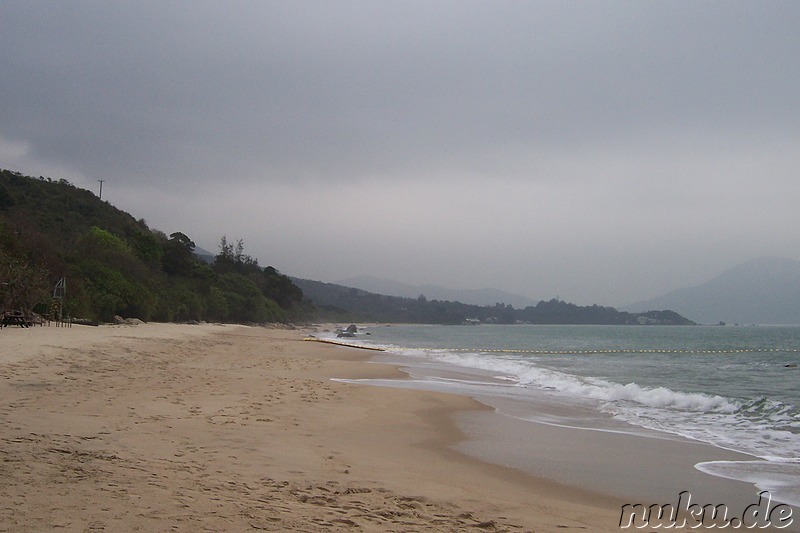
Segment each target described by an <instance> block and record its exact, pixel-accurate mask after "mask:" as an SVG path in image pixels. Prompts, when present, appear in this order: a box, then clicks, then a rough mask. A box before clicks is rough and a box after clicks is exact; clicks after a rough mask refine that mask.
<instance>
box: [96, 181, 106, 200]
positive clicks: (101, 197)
mask: <svg viewBox="0 0 800 533" xmlns="http://www.w3.org/2000/svg"><path fill="white" fill-rule="evenodd" d="M97 181H99V182H100V199H101V200H102V199H103V182H104V181H106V180H97Z"/></svg>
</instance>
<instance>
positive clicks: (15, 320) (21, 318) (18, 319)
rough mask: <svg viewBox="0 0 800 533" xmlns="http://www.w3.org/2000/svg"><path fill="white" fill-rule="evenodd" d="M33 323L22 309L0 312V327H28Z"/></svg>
mask: <svg viewBox="0 0 800 533" xmlns="http://www.w3.org/2000/svg"><path fill="white" fill-rule="evenodd" d="M31 325H32V323H31V321H29V320H28V319H27V318H25V314H24V313H22V312H21V311H5V312H3V313H2V314H0V328H5V327H7V326H19V327H21V328H28V327H30V326H31Z"/></svg>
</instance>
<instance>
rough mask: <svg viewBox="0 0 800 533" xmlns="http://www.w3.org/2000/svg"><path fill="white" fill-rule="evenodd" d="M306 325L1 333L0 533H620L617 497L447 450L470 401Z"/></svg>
mask: <svg viewBox="0 0 800 533" xmlns="http://www.w3.org/2000/svg"><path fill="white" fill-rule="evenodd" d="M307 331H308V330H300V331H290V330H281V329H264V328H250V327H245V326H218V325H217V326H215V325H201V326H183V325H168V324H146V325H140V326H121V327H115V326H101V327H100V328H91V329H88V328H87V329H80V328H76V327H75V328H69V329H63V328H36V329H28V330H4V331H2V332H0V339H2V345H0V405H2V407H0V427H2V435H3V436H2V437H1V438H0V452H1V454H0V456H2V458H3V460H2V461H0V475H2V476H3V479H4V480H5V483H4V485H3V486H2V487H0V497H2V501H4V502H5V504H4V505H2V510H1V511H0V530H15V531H16V530H45V529H47V530H49V529H53V528H59V529H64V530H67V531H83V530H87V529H94V530H103V529H106V530H115V531H129V530H134V529H136V528H140V529H145V530H153V529H158V530H165V529H170V528H172V529H175V530H178V531H197V530H242V529H264V530H273V531H278V530H284V531H286V530H294V531H300V530H306V531H307V530H337V529H341V530H344V529H351V528H353V527H356V526H359V527H361V528H362V529H364V530H366V531H385V530H398V531H453V530H459V529H464V528H474V527H477V528H480V529H481V530H487V531H491V530H493V529H494V530H507V531H533V530H535V531H537V532H540V533H541V532H542V531H565V530H566V531H569V530H576V529H579V530H587V529H588V530H592V531H616V530H617V529H618V527H617V524H618V520H619V509H620V505H621V504H622V503H624V502H621V501H618V500H616V499H614V498H610V497H608V496H606V495H603V494H597V493H593V492H590V491H584V490H581V489H573V488H571V487H566V486H563V485H559V484H558V483H555V482H552V481H548V480H546V479H544V478H537V477H534V476H531V475H528V474H525V473H523V472H519V471H516V470H514V469H512V468H507V467H503V466H497V465H494V464H491V463H488V462H485V461H481V460H478V459H475V458H472V457H469V456H467V455H465V454H463V453H461V452H459V451H457V450H455V449H454V448H453V447H454V445H456V444H457V443H459V442H462V441H463V438H464V434H463V432H462V431H461V429H460V428H459V427H458V425H457V423H456V421H455V419H456V417H457V416H458V414H459V413H468V412H481V411H482V410H485V409H486V407H485V406H482V405H481V404H480V403H479V402H477V401H475V400H473V399H471V398H469V397H466V396H459V395H454V394H447V393H437V392H428V391H418V390H413V391H412V390H393V389H387V388H381V387H371V386H358V385H351V384H346V383H340V382H336V381H332V378H345V379H353V378H398V377H401V376H402V375H403V374H402V372H400V370H398V369H397V368H396V367H392V366H391V365H385V364H373V363H369V362H368V361H367V360H368V358H369V355H370V353H369V352H364V351H361V350H354V349H349V348H343V347H336V346H326V345H324V344H321V343H319V344H317V343H307V342H301V340H302V338H301V335H302V334H303V333H304V332H307Z"/></svg>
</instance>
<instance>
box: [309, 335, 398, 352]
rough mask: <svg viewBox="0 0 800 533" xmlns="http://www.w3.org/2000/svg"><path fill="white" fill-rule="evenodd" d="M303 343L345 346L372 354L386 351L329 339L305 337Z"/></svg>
mask: <svg viewBox="0 0 800 533" xmlns="http://www.w3.org/2000/svg"><path fill="white" fill-rule="evenodd" d="M303 340H304V341H310V342H322V343H324V344H333V345H335V346H347V347H348V348H358V349H359V350H372V351H373V352H385V351H386V350H385V349H383V348H378V347H376V346H362V345H360V344H351V343H349V342H340V341H335V340H331V339H318V338H317V337H306V338H305V339H303Z"/></svg>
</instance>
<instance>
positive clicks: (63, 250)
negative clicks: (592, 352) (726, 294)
mask: <svg viewBox="0 0 800 533" xmlns="http://www.w3.org/2000/svg"><path fill="white" fill-rule="evenodd" d="M194 249H195V244H194V243H193V242H192V240H191V238H190V237H189V236H188V235H187V234H185V233H182V232H175V233H172V234H170V235H169V236H168V235H166V234H164V233H163V232H161V231H159V230H153V229H150V228H148V226H147V224H146V223H145V221H144V220H136V219H135V218H133V217H132V216H131V215H129V214H128V213H125V212H123V211H120V210H119V209H117V208H115V207H114V206H112V205H111V204H109V203H108V202H104V201H102V200H100V199H99V198H97V197H96V196H95V195H94V194H93V193H91V192H90V191H87V190H84V189H80V188H77V187H75V186H73V185H72V184H70V183H69V182H68V181H66V180H58V181H54V180H51V179H49V178H31V177H27V176H23V175H21V174H20V173H18V172H12V171H8V170H0V312H3V311H22V312H24V313H27V314H30V312H31V311H33V312H36V313H38V314H39V315H41V316H46V317H51V318H55V316H57V315H58V314H59V312H60V313H61V314H63V316H65V317H77V318H83V319H89V320H92V321H98V322H107V321H112V320H114V318H115V317H116V316H121V317H123V318H138V319H141V320H144V321H150V320H154V321H164V322H179V321H192V320H197V321H202V320H205V321H215V322H237V323H270V322H308V321H311V320H322V321H331V322H339V321H363V322H366V321H370V322H376V321H380V322H409V323H428V324H463V323H465V322H467V321H471V322H477V321H479V322H482V323H499V324H512V323H518V322H523V323H533V324H632V325H633V324H670V325H672V324H691V323H692V322H690V321H688V320H686V319H685V318H683V317H681V316H680V315H678V314H677V313H673V312H671V311H650V312H647V313H625V312H619V311H617V310H616V309H613V308H611V307H601V306H597V305H594V306H586V307H581V306H577V305H574V304H571V303H566V302H562V301H559V300H551V301H547V302H545V301H541V302H539V303H538V304H537V305H535V306H528V307H525V308H524V309H514V308H513V307H512V306H511V305H507V304H504V303H498V304H496V305H491V306H478V305H468V304H463V303H460V302H450V301H439V300H428V299H427V298H426V297H425V296H423V295H420V296H419V297H418V298H403V297H396V296H384V295H381V294H374V293H370V292H366V291H362V290H359V289H355V288H351V287H344V286H341V285H334V284H329V283H322V282H316V281H309V280H300V279H295V278H289V277H288V276H286V275H284V274H281V273H280V272H278V271H277V270H276V269H275V268H273V267H271V266H268V267H266V268H262V267H261V266H259V264H258V260H257V259H255V258H253V257H250V256H249V255H247V254H246V253H245V252H244V244H243V242H242V241H241V240H238V241H236V242H229V241H228V240H227V238H226V237H224V236H223V237H221V239H220V246H219V253H218V254H217V255H216V256H215V257H213V260H212V261H210V262H206V261H203V260H201V259H200V258H199V257H198V256H197V255H196V254H195V253H194ZM61 280H64V281H65V285H66V291H65V293H64V295H63V298H55V297H54V289H55V287H56V286H57V284H59V282H60V281H61ZM304 293H305V296H304Z"/></svg>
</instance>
